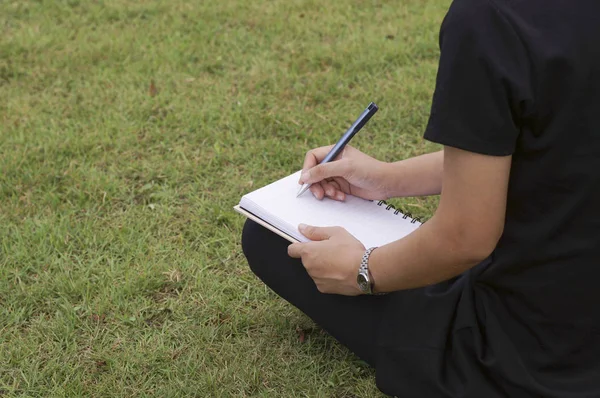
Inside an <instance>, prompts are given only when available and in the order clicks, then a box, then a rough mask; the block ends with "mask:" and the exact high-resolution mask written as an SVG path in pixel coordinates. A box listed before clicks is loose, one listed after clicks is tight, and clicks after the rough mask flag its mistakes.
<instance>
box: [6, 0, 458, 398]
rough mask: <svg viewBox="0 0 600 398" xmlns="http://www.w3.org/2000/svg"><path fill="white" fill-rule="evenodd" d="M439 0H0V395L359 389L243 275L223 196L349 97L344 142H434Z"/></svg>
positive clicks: (419, 202) (234, 193)
mask: <svg viewBox="0 0 600 398" xmlns="http://www.w3.org/2000/svg"><path fill="white" fill-rule="evenodd" d="M447 6H448V0H403V1H395V2H392V1H385V0H372V1H368V2H364V1H357V0H339V1H334V2H323V1H316V0H273V1H266V0H260V1H242V0H230V1H222V2H208V1H200V2H189V1H183V0H171V1H150V0H148V1H133V0H105V1H103V0H95V1H91V0H90V1H78V0H55V1H46V0H39V1H33V0H23V1H11V0H7V1H1V2H0V171H1V173H0V396H2V397H17V396H19V397H21V396H23V397H78V396H87V397H106V396H111V397H144V396H160V397H170V396H173V397H188V396H189V397H192V396H197V397H207V396H224V397H229V396H232V397H247V396H323V397H325V396H327V397H363V396H365V397H366V396H369V397H372V396H378V392H377V389H376V387H375V383H374V379H373V375H374V373H373V371H372V370H371V369H369V368H368V367H366V366H365V365H364V364H363V363H362V362H360V361H359V360H358V359H357V358H356V357H354V356H353V355H352V354H351V353H349V352H348V351H347V350H346V349H345V348H343V347H342V346H340V345H339V344H337V343H336V342H335V341H334V340H333V339H332V338H330V337H329V336H327V335H325V334H324V333H322V332H320V331H319V329H318V327H316V326H315V325H313V324H312V322H311V321H310V320H309V319H308V318H306V317H305V316H304V315H303V314H301V313H299V312H298V311H297V310H295V309H294V308H292V307H291V306H290V305H288V304H286V303H284V302H282V300H280V299H278V298H277V297H276V296H275V295H274V294H273V293H271V292H270V291H269V290H268V289H267V288H265V287H264V286H263V285H261V283H260V282H258V281H257V280H256V278H255V277H254V276H253V275H252V274H251V272H250V271H249V269H248V268H247V266H246V263H245V259H244V257H243V255H242V253H241V248H240V243H239V238H240V232H241V227H242V225H243V222H244V220H243V219H242V217H240V216H239V215H237V214H236V213H234V212H233V211H232V206H233V205H235V204H236V203H237V202H238V200H239V198H240V197H241V195H243V194H244V193H246V192H248V191H250V190H252V189H255V188H257V187H260V186H262V185H264V184H266V183H268V182H270V181H272V180H274V179H276V178H280V177H282V176H284V175H287V174H289V173H291V172H292V171H295V170H296V169H298V168H299V167H300V166H301V162H302V157H303V154H304V153H305V151H306V150H308V149H309V148H311V147H315V146H321V145H326V144H329V143H331V142H333V141H335V140H336V139H337V138H338V136H339V134H340V133H341V132H342V131H343V129H344V128H346V127H347V126H348V125H349V123H350V122H351V121H352V120H353V119H354V118H355V117H356V116H357V112H360V111H361V110H362V109H363V108H364V107H365V106H366V104H368V103H369V101H375V102H376V103H377V104H378V105H379V106H380V108H381V110H380V111H379V113H378V114H377V116H376V117H375V118H374V119H373V120H372V121H371V122H370V123H369V126H368V127H367V128H366V129H365V130H364V131H363V132H361V134H360V135H359V136H358V137H357V138H356V139H355V140H354V141H353V144H354V145H355V146H357V147H359V148H360V149H362V150H363V151H365V152H367V153H369V154H372V155H374V156H376V157H378V158H381V159H385V160H397V159H401V158H405V157H409V156H413V155H417V154H421V153H425V152H429V151H432V150H434V149H436V147H435V146H434V145H432V144H429V143H426V142H425V141H423V140H422V138H421V135H422V131H423V129H424V127H425V124H426V122H427V117H428V113H429V104H430V98H431V94H432V90H433V87H434V81H435V73H436V67H437V58H438V49H437V34H438V28H439V24H440V22H441V20H442V18H443V15H444V13H445V10H446V8H447ZM395 204H399V205H400V206H401V207H403V208H404V209H409V210H410V211H411V212H412V213H414V214H416V215H419V216H424V217H427V216H430V215H431V214H432V211H433V209H434V208H435V205H436V199H435V198H429V199H424V198H412V199H403V200H398V201H396V202H395ZM300 335H304V336H306V337H305V338H304V339H303V338H300V337H299V336H300Z"/></svg>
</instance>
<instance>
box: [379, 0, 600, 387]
mask: <svg viewBox="0 0 600 398" xmlns="http://www.w3.org/2000/svg"><path fill="white" fill-rule="evenodd" d="M440 47H441V58H440V65H439V71H438V77H437V84H436V89H435V94H434V98H433V105H432V109H431V116H430V121H429V124H428V127H427V130H426V133H425V138H426V139H428V140H431V141H434V142H437V143H440V144H443V145H448V146H452V147H457V148H461V149H464V150H467V151H471V152H477V153H481V154H487V155H493V156H501V155H512V167H511V174H510V183H509V188H508V201H507V211H506V222H505V227H504V233H503V235H502V237H501V239H500V241H499V243H498V246H497V248H496V249H495V250H494V252H493V254H492V255H491V257H490V258H489V259H488V260H486V261H484V262H483V263H482V264H480V265H478V266H476V267H474V268H473V269H471V270H470V271H468V272H467V273H465V274H464V275H462V276H461V277H459V278H456V279H455V280H453V281H449V282H446V283H443V284H440V285H437V286H433V287H430V288H426V289H416V290H414V291H410V292H406V293H405V294H402V295H399V296H398V298H397V300H396V302H395V303H394V304H393V306H391V307H390V309H389V310H388V312H389V314H392V312H394V313H398V314H401V315H398V316H397V317H396V318H394V316H392V317H391V318H392V319H390V320H387V321H386V322H388V323H389V324H388V326H389V327H390V328H391V330H395V332H383V333H382V336H381V339H380V346H381V348H382V350H381V353H380V362H378V369H377V372H378V375H377V377H378V383H379V385H380V387H382V389H383V390H384V391H386V392H388V393H391V394H395V395H398V396H402V397H404V396H424V397H436V396H456V397H496V396H498V397H502V396H510V397H521V396H523V397H529V396H536V397H537V396H542V397H600V1H599V0H571V1H567V0H455V1H454V2H453V4H452V5H451V7H450V10H449V12H448V14H447V16H446V18H445V20H444V22H443V24H442V29H441V33H440ZM394 339H397V340H396V341H394ZM380 364H381V367H380V366H379V365H380Z"/></svg>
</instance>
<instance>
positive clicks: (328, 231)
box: [298, 224, 335, 241]
mask: <svg viewBox="0 0 600 398" xmlns="http://www.w3.org/2000/svg"><path fill="white" fill-rule="evenodd" d="M334 229H335V227H314V226H312V225H306V224H300V225H298V230H299V231H300V232H301V233H302V235H304V236H306V237H307V238H308V239H310V240H313V241H318V240H327V239H329V238H330V237H331V235H333V233H334V232H335V231H334Z"/></svg>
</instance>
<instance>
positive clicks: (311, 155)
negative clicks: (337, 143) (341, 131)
mask: <svg viewBox="0 0 600 398" xmlns="http://www.w3.org/2000/svg"><path fill="white" fill-rule="evenodd" d="M331 148H333V145H329V146H322V147H320V148H315V149H311V150H310V151H308V152H306V156H305V157H304V165H303V166H302V170H308V169H312V168H313V167H315V166H316V165H318V164H319V163H320V162H321V160H323V159H324V158H325V156H327V154H328V153H329V151H331Z"/></svg>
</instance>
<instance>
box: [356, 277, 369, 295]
mask: <svg viewBox="0 0 600 398" xmlns="http://www.w3.org/2000/svg"><path fill="white" fill-rule="evenodd" d="M356 282H357V283H358V287H359V289H360V290H362V291H363V292H368V291H369V279H367V276H366V275H365V274H362V273H360V274H358V276H357V277H356Z"/></svg>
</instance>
